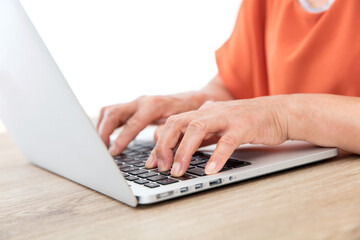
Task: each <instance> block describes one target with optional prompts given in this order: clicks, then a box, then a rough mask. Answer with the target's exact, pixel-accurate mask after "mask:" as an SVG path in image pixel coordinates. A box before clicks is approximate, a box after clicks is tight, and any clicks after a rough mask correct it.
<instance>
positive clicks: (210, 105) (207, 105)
mask: <svg viewBox="0 0 360 240" xmlns="http://www.w3.org/2000/svg"><path fill="white" fill-rule="evenodd" d="M213 105H214V102H211V101H207V102H205V103H204V104H203V105H201V107H200V109H208V108H211V107H212V106H213Z"/></svg>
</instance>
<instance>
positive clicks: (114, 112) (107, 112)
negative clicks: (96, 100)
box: [104, 107, 117, 117]
mask: <svg viewBox="0 0 360 240" xmlns="http://www.w3.org/2000/svg"><path fill="white" fill-rule="evenodd" d="M104 114H105V115H106V116H107V117H114V116H115V115H117V110H116V109H115V108H113V107H108V108H106V109H105V110H104Z"/></svg>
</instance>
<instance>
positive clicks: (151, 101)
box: [147, 96, 161, 104]
mask: <svg viewBox="0 0 360 240" xmlns="http://www.w3.org/2000/svg"><path fill="white" fill-rule="evenodd" d="M159 102H161V96H150V97H148V99H147V103H148V104H157V103H159Z"/></svg>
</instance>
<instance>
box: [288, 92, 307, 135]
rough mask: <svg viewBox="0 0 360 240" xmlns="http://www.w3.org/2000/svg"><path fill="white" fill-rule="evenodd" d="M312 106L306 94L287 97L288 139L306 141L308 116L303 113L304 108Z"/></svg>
mask: <svg viewBox="0 0 360 240" xmlns="http://www.w3.org/2000/svg"><path fill="white" fill-rule="evenodd" d="M311 104H313V103H312V102H311V100H310V99H309V98H308V96H307V95H306V94H291V95H288V101H287V126H288V139H290V140H305V141H306V139H307V134H308V133H307V127H306V123H307V121H306V119H307V115H308V114H309V113H308V111H304V109H305V108H306V106H310V105H311Z"/></svg>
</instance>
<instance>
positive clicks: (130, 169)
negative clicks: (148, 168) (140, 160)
mask: <svg viewBox="0 0 360 240" xmlns="http://www.w3.org/2000/svg"><path fill="white" fill-rule="evenodd" d="M138 169H139V168H137V167H127V168H120V170H121V171H123V172H131V171H135V170H138Z"/></svg>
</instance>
